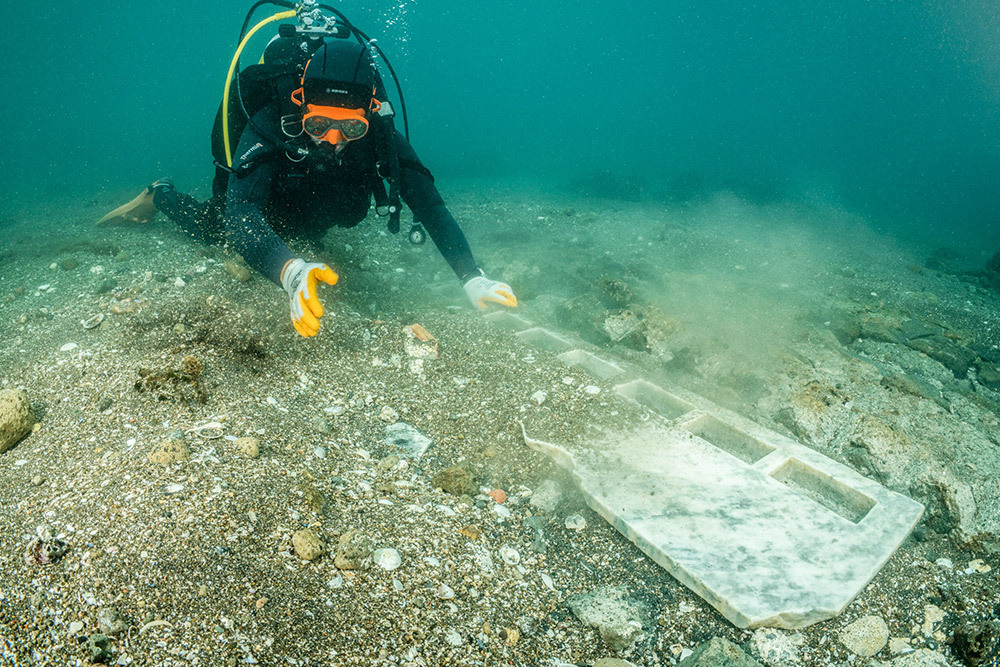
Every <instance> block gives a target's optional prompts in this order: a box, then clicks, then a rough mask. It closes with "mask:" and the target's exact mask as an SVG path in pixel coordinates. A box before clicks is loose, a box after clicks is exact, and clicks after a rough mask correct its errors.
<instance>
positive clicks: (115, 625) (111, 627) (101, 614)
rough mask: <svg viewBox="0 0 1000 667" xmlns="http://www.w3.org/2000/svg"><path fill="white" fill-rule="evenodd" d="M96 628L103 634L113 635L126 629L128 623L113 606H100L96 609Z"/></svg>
mask: <svg viewBox="0 0 1000 667" xmlns="http://www.w3.org/2000/svg"><path fill="white" fill-rule="evenodd" d="M97 628H98V629H99V630H100V631H101V632H102V633H103V634H106V635H108V636H109V637H115V636H117V635H119V634H121V633H122V632H125V630H127V629H128V623H126V622H125V618H124V617H123V616H122V614H121V612H120V611H118V610H117V609H115V608H114V607H101V608H100V609H99V610H98V611H97Z"/></svg>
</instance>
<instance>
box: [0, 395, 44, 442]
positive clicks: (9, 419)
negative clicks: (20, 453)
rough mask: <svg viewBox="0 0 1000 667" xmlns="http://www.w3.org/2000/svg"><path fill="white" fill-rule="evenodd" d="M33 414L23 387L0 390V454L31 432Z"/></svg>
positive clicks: (33, 421) (33, 422)
mask: <svg viewBox="0 0 1000 667" xmlns="http://www.w3.org/2000/svg"><path fill="white" fill-rule="evenodd" d="M34 425H35V415H34V413H33V412H32V411H31V405H30V404H29V403H28V394H27V393H25V392H24V390H23V389H4V390H3V391H0V454H3V453H4V452H6V451H7V450H8V449H10V448H11V447H13V446H14V445H16V444H17V443H18V442H20V441H21V439H22V438H24V436H26V435H28V434H29V433H31V427H32V426H34Z"/></svg>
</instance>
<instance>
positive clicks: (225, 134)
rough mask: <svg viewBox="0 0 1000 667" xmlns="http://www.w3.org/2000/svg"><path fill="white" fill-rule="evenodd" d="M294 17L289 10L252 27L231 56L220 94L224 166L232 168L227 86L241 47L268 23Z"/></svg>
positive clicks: (230, 80)
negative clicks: (224, 87) (224, 83)
mask: <svg viewBox="0 0 1000 667" xmlns="http://www.w3.org/2000/svg"><path fill="white" fill-rule="evenodd" d="M294 16H295V10H294V9H290V10H288V11H287V12H278V13H277V14H275V15H274V16H271V17H269V18H266V19H264V20H263V21H261V22H260V23H258V24H257V25H255V26H254V27H253V29H252V30H250V32H248V33H247V36H246V37H244V38H243V41H242V42H240V45H239V46H238V47H237V48H236V53H235V54H233V62H231V63H229V73H228V74H226V90H225V91H224V92H223V93H222V142H223V144H225V147H226V166H227V167H232V166H233V153H232V149H231V148H230V147H229V86H230V84H231V83H232V81H233V72H235V71H236V63H237V62H239V59H240V54H241V53H243V47H245V46H246V45H247V42H248V41H250V38H251V37H253V36H254V33H256V32H257V31H258V30H260V29H261V28H263V27H264V26H266V25H267V24H268V23H273V22H274V21H281V20H283V19H290V18H293V17H294Z"/></svg>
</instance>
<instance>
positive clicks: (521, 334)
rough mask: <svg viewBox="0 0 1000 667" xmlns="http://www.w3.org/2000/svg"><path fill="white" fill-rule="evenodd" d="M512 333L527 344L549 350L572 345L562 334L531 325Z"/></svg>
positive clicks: (557, 350) (562, 348) (560, 349)
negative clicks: (528, 327)
mask: <svg viewBox="0 0 1000 667" xmlns="http://www.w3.org/2000/svg"><path fill="white" fill-rule="evenodd" d="M514 335H515V336H517V337H518V338H519V339H521V340H522V341H524V342H525V343H527V344H528V345H534V346H535V347H538V348H541V349H543V350H549V351H551V352H560V351H562V350H567V349H569V348H571V347H573V344H572V343H570V342H569V341H568V340H566V339H565V338H563V337H562V336H558V335H556V334H554V333H552V332H551V331H549V330H548V329H543V328H541V327H532V328H530V329H525V330H524V331H518V332H517V333H516V334H514Z"/></svg>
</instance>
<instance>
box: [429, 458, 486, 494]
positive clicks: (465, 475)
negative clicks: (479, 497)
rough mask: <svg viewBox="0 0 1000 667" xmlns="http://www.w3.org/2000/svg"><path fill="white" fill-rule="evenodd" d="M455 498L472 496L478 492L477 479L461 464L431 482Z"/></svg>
mask: <svg viewBox="0 0 1000 667" xmlns="http://www.w3.org/2000/svg"><path fill="white" fill-rule="evenodd" d="M431 483H432V484H433V485H434V486H435V487H437V488H440V489H443V490H444V491H445V492H446V493H450V494H451V495H453V496H471V495H472V494H474V493H475V492H476V479H475V476H474V475H473V474H472V471H471V470H470V469H469V467H468V466H466V465H463V464H459V465H454V466H451V467H449V468H445V469H444V470H442V471H441V472H439V473H438V474H436V475H434V479H433V480H432V482H431Z"/></svg>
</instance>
